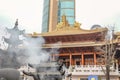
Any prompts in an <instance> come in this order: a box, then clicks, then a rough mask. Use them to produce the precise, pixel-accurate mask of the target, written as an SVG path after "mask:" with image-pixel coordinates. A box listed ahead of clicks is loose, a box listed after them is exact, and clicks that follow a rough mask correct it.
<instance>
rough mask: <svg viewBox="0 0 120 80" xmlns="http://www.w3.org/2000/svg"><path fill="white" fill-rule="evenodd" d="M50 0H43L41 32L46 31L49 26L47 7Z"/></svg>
mask: <svg viewBox="0 0 120 80" xmlns="http://www.w3.org/2000/svg"><path fill="white" fill-rule="evenodd" d="M49 6H50V0H44V3H43V18H42V32H48V27H49V8H50V7H49Z"/></svg>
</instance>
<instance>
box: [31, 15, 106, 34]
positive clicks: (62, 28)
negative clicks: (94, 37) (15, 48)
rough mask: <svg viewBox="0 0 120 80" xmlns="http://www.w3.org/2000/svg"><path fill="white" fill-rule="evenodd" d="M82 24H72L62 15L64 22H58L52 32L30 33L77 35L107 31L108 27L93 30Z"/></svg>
mask: <svg viewBox="0 0 120 80" xmlns="http://www.w3.org/2000/svg"><path fill="white" fill-rule="evenodd" d="M80 26H81V24H80V23H78V22H76V21H75V22H74V25H72V26H71V25H70V24H69V23H68V21H67V19H66V16H65V15H63V16H62V22H60V23H58V24H57V26H56V29H55V30H53V31H51V32H45V33H41V34H37V33H34V34H30V35H31V36H60V35H75V34H90V33H96V32H106V31H107V30H108V29H107V28H96V29H93V30H85V29H82V28H80Z"/></svg>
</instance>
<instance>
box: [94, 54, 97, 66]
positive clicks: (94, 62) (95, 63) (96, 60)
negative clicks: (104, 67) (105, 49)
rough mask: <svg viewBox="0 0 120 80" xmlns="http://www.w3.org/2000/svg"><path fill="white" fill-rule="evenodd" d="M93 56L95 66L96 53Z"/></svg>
mask: <svg viewBox="0 0 120 80" xmlns="http://www.w3.org/2000/svg"><path fill="white" fill-rule="evenodd" d="M93 54H94V65H96V61H97V60H96V53H93Z"/></svg>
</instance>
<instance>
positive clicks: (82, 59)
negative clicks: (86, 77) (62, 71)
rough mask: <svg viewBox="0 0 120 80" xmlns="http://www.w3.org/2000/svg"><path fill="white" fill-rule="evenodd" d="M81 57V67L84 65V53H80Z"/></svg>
mask: <svg viewBox="0 0 120 80" xmlns="http://www.w3.org/2000/svg"><path fill="white" fill-rule="evenodd" d="M81 57H82V65H84V53H82V55H81Z"/></svg>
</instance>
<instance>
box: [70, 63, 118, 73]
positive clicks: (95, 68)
mask: <svg viewBox="0 0 120 80" xmlns="http://www.w3.org/2000/svg"><path fill="white" fill-rule="evenodd" d="M69 72H70V73H72V75H105V72H106V67H105V66H104V65H101V66H100V65H76V66H74V67H73V66H72V67H70V69H69ZM110 75H119V71H118V68H114V67H113V66H111V67H110Z"/></svg>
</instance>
